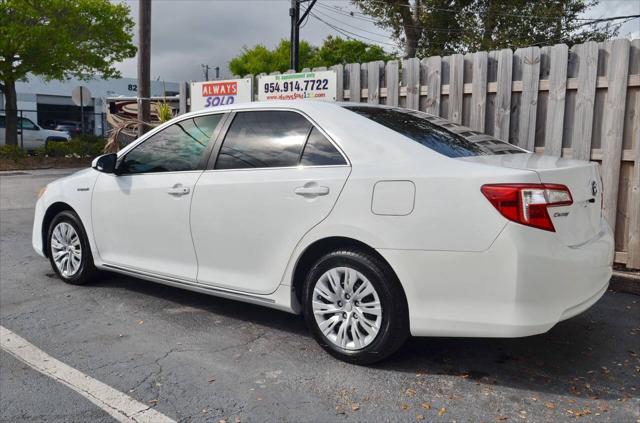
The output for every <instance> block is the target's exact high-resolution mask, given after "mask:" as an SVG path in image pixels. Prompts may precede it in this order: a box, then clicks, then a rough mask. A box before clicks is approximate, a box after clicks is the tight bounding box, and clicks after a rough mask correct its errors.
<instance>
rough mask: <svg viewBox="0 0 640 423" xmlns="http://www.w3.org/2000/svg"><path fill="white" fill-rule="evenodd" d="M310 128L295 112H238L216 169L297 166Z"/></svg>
mask: <svg viewBox="0 0 640 423" xmlns="http://www.w3.org/2000/svg"><path fill="white" fill-rule="evenodd" d="M309 129H311V123H310V122H309V121H308V120H307V119H306V118H305V117H304V116H302V115H300V114H298V113H294V112H287V111H277V110H273V111H256V112H239V113H237V114H236V116H235V118H234V119H233V122H232V123H231V126H230V127H229V130H228V132H227V135H226V137H225V139H224V143H223V144H222V148H221V149H220V154H219V155H218V159H217V160H216V165H215V168H216V169H246V168H265V167H288V166H297V165H298V159H299V158H300V152H301V151H302V147H303V145H304V142H305V140H306V138H307V134H308V133H309Z"/></svg>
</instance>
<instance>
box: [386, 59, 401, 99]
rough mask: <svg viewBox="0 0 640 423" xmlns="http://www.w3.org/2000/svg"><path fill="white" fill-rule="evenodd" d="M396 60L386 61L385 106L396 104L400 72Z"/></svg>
mask: <svg viewBox="0 0 640 423" xmlns="http://www.w3.org/2000/svg"><path fill="white" fill-rule="evenodd" d="M399 69H400V68H399V63H398V61H397V60H390V61H389V62H388V63H387V69H386V78H387V80H386V82H387V103H386V104H387V106H393V107H397V106H398V100H399V98H398V97H399V91H400V79H399V78H400V72H399Z"/></svg>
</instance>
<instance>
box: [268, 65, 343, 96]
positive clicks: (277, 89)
mask: <svg viewBox="0 0 640 423" xmlns="http://www.w3.org/2000/svg"><path fill="white" fill-rule="evenodd" d="M336 88H337V83H336V73H335V71H318V72H302V73H283V74H281V75H264V76H261V77H260V78H259V79H258V100H259V101H266V100H324V101H336Z"/></svg>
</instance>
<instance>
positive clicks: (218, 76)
mask: <svg viewBox="0 0 640 423" xmlns="http://www.w3.org/2000/svg"><path fill="white" fill-rule="evenodd" d="M216 79H220V66H216Z"/></svg>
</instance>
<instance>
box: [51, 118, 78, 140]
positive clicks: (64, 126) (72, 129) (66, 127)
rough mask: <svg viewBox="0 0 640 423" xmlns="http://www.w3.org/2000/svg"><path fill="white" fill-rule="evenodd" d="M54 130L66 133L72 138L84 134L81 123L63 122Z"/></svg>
mask: <svg viewBox="0 0 640 423" xmlns="http://www.w3.org/2000/svg"><path fill="white" fill-rule="evenodd" d="M54 129H55V130H56V131H62V132H66V133H67V134H69V136H70V137H77V136H80V135H81V134H82V124H81V123H80V122H74V121H61V122H58V123H57V124H56V126H55V128H54Z"/></svg>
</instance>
